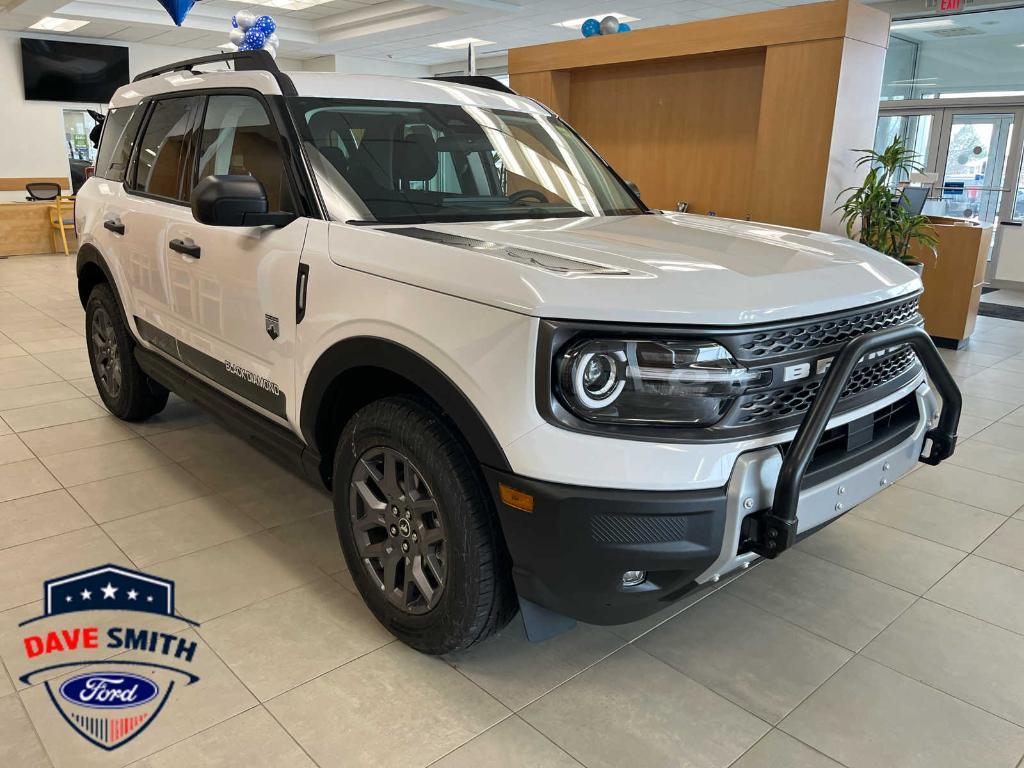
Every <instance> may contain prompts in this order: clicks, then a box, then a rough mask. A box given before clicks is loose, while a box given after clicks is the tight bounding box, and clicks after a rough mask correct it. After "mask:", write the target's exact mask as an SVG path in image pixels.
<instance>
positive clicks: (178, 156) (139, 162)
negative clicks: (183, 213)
mask: <svg viewBox="0 0 1024 768" xmlns="http://www.w3.org/2000/svg"><path fill="white" fill-rule="evenodd" d="M199 104H200V97H198V96H184V97H179V98H173V99H161V100H160V101H158V102H156V103H155V104H154V105H153V110H152V114H151V115H150V118H149V122H147V123H146V128H145V130H144V131H143V133H142V138H141V139H139V142H138V144H139V149H138V152H136V155H135V157H136V160H135V183H134V184H133V185H132V186H133V188H134V189H137V190H138V191H140V192H146V193H148V194H150V195H157V196H159V197H166V198H170V199H172V200H187V199H188V196H189V195H190V194H191V192H192V173H191V170H192V163H191V161H190V158H191V157H193V155H192V154H191V152H190V151H189V129H190V127H191V126H192V123H193V118H194V116H195V113H196V110H197V109H198V108H199Z"/></svg>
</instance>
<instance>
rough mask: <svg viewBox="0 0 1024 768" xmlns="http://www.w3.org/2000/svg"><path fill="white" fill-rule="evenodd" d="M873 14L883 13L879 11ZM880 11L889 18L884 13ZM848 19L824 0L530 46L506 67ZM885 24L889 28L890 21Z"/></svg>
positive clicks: (646, 53)
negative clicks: (619, 33) (625, 33)
mask: <svg viewBox="0 0 1024 768" xmlns="http://www.w3.org/2000/svg"><path fill="white" fill-rule="evenodd" d="M875 13H879V14H881V12H880V11H875ZM881 15H883V16H885V18H886V19H887V18H888V16H887V15H886V14H881ZM846 19H847V3H846V2H845V1H843V2H825V3H814V4H812V5H800V6H793V7H790V8H780V9H778V10H773V11H763V12H761V13H748V14H744V15H741V16H727V17H725V18H721V19H710V20H708V21H692V22H690V23H688V24H672V25H669V26H663V27H651V28H649V29H637V30H634V31H632V32H630V33H629V34H627V35H608V36H606V37H605V36H599V37H590V38H578V39H576V40H566V41H565V42H561V43H549V44H547V45H530V46H526V47H523V48H513V49H512V50H510V51H509V52H508V71H509V72H510V73H511V74H513V75H514V74H518V73H523V72H545V71H548V70H556V69H575V68H578V67H594V66H603V65H607V64H623V63H628V62H632V61H639V60H647V61H650V60H653V59H659V58H675V57H677V56H694V55H699V54H707V53H722V52H726V51H738V50H744V49H751V48H763V47H765V46H767V45H781V44H784V43H792V42H799V41H802V40H822V39H827V38H834V37H842V36H843V34H844V30H845V28H846ZM885 26H886V29H888V24H886V25H885Z"/></svg>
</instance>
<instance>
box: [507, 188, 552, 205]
mask: <svg viewBox="0 0 1024 768" xmlns="http://www.w3.org/2000/svg"><path fill="white" fill-rule="evenodd" d="M530 197H532V198H533V199H534V200H536V201H537V202H538V203H549V202H551V201H550V200H548V196H547V195H545V194H544V193H543V192H541V191H540V190H539V189H520V190H519V191H518V192H513V193H512V194H511V195H509V196H508V201H509V202H510V203H518V202H521V201H523V200H526V199H527V198H530Z"/></svg>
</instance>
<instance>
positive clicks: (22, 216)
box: [0, 200, 78, 256]
mask: <svg viewBox="0 0 1024 768" xmlns="http://www.w3.org/2000/svg"><path fill="white" fill-rule="evenodd" d="M51 205H53V203H51V202H46V201H38V202H30V201H27V200H26V201H25V202H11V203H0V256H23V255H28V254H33V253H54V248H53V238H52V237H51V235H50V211H49V208H50V206H51ZM57 234H58V235H59V234H60V233H59V232H58V233H57ZM72 234H73V233H72V232H68V245H69V247H71V248H72V249H75V248H77V247H78V243H77V241H75V245H74V246H71V240H72V239H73V238H72Z"/></svg>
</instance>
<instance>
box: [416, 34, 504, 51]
mask: <svg viewBox="0 0 1024 768" xmlns="http://www.w3.org/2000/svg"><path fill="white" fill-rule="evenodd" d="M469 45H476V46H481V45H494V41H493V40H481V39H480V38H479V37H460V38H459V39H458V40H445V41H444V42H443V43H431V44H430V47H431V48H446V49H448V50H450V51H451V50H456V49H459V48H465V47H466V46H469Z"/></svg>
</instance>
